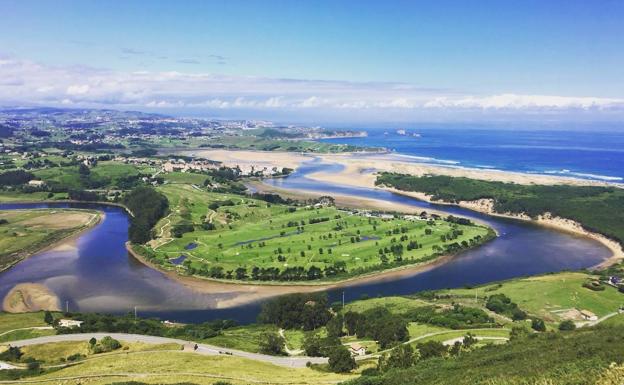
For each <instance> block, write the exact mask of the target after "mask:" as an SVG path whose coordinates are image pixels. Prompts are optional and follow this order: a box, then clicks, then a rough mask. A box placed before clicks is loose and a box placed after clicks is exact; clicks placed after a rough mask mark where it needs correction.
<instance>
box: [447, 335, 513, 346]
mask: <svg viewBox="0 0 624 385" xmlns="http://www.w3.org/2000/svg"><path fill="white" fill-rule="evenodd" d="M475 339H477V340H479V341H484V340H490V341H509V338H507V337H475ZM455 342H464V337H457V338H452V339H450V340H446V341H444V342H442V343H443V344H444V345H446V346H453V345H454V344H455Z"/></svg>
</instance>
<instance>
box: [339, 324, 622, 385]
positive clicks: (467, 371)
mask: <svg viewBox="0 0 624 385" xmlns="http://www.w3.org/2000/svg"><path fill="white" fill-rule="evenodd" d="M623 359H624V327H622V326H618V327H601V328H584V329H579V330H576V331H573V332H566V333H543V334H532V335H529V336H528V337H525V338H520V339H518V340H515V341H512V342H510V343H508V344H504V345H492V346H486V347H483V348H481V349H476V350H473V351H470V352H466V353H463V354H460V355H458V356H455V357H449V358H431V359H427V360H422V361H419V362H417V363H416V365H415V366H413V367H411V368H408V369H392V370H390V371H388V372H386V373H383V374H381V375H378V376H363V377H361V378H359V379H357V380H354V381H351V382H349V383H348V384H349V385H411V384H456V385H463V384H466V385H475V384H488V385H520V384H522V385H524V384H544V385H546V384H557V385H566V384H575V385H580V384H596V383H604V384H613V385H615V384H619V383H621V382H615V381H614V382H609V381H610V380H609V379H608V378H609V377H613V376H616V377H617V373H615V372H612V371H610V370H609V367H610V366H611V365H612V364H616V365H617V364H619V365H621V364H622V362H623ZM620 373H621V371H620ZM616 377H613V378H616ZM619 380H620V381H621V380H622V377H619Z"/></svg>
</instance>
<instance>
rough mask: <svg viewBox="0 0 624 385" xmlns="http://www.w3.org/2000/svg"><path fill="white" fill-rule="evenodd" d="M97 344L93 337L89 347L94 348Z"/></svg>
mask: <svg viewBox="0 0 624 385" xmlns="http://www.w3.org/2000/svg"><path fill="white" fill-rule="evenodd" d="M96 343H97V340H96V339H95V337H91V339H90V340H89V346H91V347H94V346H95V344H96Z"/></svg>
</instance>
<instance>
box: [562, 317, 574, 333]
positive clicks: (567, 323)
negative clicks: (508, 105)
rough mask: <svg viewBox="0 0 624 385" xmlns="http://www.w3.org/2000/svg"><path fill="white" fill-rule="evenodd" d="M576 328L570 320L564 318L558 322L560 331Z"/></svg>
mask: <svg viewBox="0 0 624 385" xmlns="http://www.w3.org/2000/svg"><path fill="white" fill-rule="evenodd" d="M574 329H576V324H575V323H574V321H572V320H569V319H568V320H565V321H563V322H561V323H560V324H559V330H561V331H569V330H574Z"/></svg>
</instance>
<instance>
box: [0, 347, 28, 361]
mask: <svg viewBox="0 0 624 385" xmlns="http://www.w3.org/2000/svg"><path fill="white" fill-rule="evenodd" d="M23 355H24V353H22V351H21V349H20V348H19V347H18V346H9V348H8V349H7V350H5V351H3V352H2V353H0V361H13V362H15V361H19V359H20V358H21V357H22V356H23Z"/></svg>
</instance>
